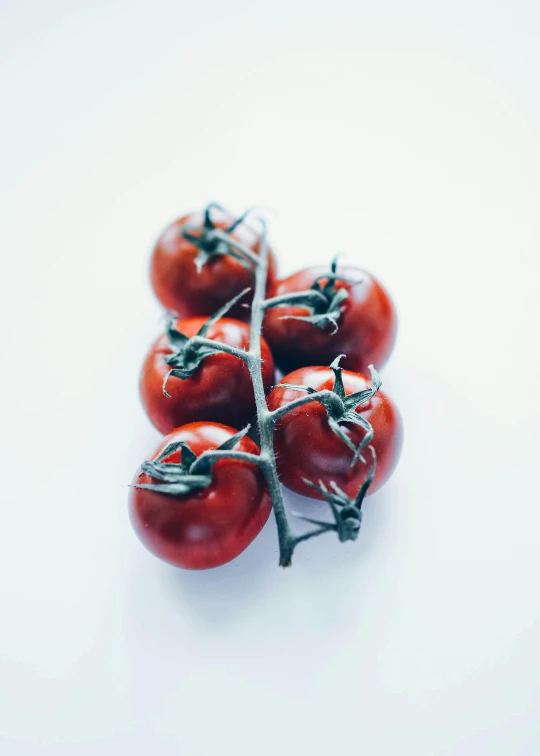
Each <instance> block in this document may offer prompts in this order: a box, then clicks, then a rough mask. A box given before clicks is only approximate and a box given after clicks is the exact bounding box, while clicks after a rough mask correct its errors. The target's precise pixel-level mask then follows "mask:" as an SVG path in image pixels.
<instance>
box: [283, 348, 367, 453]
mask: <svg viewBox="0 0 540 756" xmlns="http://www.w3.org/2000/svg"><path fill="white" fill-rule="evenodd" d="M342 357H344V355H343V354H340V355H339V356H338V357H336V359H335V360H334V361H333V362H332V364H331V365H330V368H331V369H332V370H333V372H334V385H333V386H332V390H331V393H332V394H333V395H334V396H337V397H338V399H339V401H335V400H332V401H329V398H332V397H328V393H327V392H326V393H324V392H317V391H316V390H315V389H314V388H311V387H310V386H297V385H293V384H290V383H280V384H279V385H280V386H283V387H284V388H291V389H296V390H298V391H306V392H307V393H308V394H313V395H314V397H313V399H314V401H318V402H319V403H320V404H322V405H323V407H324V408H325V410H326V413H327V415H328V424H329V426H330V428H331V429H332V431H333V433H335V435H336V436H338V438H340V439H341V440H342V441H343V443H344V444H345V445H346V446H347V447H348V448H349V449H350V450H351V451H352V452H353V459H352V462H351V466H352V465H354V464H355V463H356V462H357V461H358V459H361V460H362V461H364V462H365V460H364V458H363V457H362V451H363V449H365V447H366V446H367V445H368V444H370V443H371V441H372V440H373V428H372V426H371V424H370V423H369V422H368V421H367V420H366V419H365V418H363V417H362V416H361V415H359V414H358V412H356V409H357V407H361V406H362V405H364V404H367V403H368V402H369V401H370V400H371V398H372V397H373V396H374V395H375V394H376V393H377V391H378V390H379V389H380V387H381V379H380V376H379V374H378V373H377V371H376V370H375V368H374V367H373V365H370V366H369V372H370V374H371V386H370V387H369V388H367V389H364V390H363V391H357V392H356V393H354V394H349V395H348V396H347V395H346V393H345V387H344V385H343V376H342V372H343V368H341V367H340V365H339V362H340V360H341V358H342ZM345 423H350V424H351V425H358V426H360V427H361V428H363V429H364V431H365V434H364V437H363V439H362V441H361V442H360V444H359V445H358V446H355V445H354V443H353V441H352V439H351V437H350V432H349V429H348V428H347V427H346V426H345V425H344V424H345Z"/></svg>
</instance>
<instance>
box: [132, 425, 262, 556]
mask: <svg viewBox="0 0 540 756" xmlns="http://www.w3.org/2000/svg"><path fill="white" fill-rule="evenodd" d="M236 433H237V431H236V430H235V429H234V428H231V427H228V426H226V425H221V424H219V423H207V422H198V423H191V424H190V425H186V426H184V427H182V428H177V429H175V430H174V431H173V432H172V433H170V434H168V435H167V436H165V438H164V439H163V440H162V442H161V444H160V445H159V447H158V448H157V449H156V451H155V453H154V454H153V455H152V457H151V459H152V460H155V459H156V458H157V457H158V456H159V454H160V453H161V452H162V451H163V450H164V449H165V448H166V446H167V445H168V444H170V443H172V442H176V441H185V442H187V444H188V445H189V447H190V449H191V450H192V451H193V453H194V454H195V455H196V456H197V457H199V456H200V455H201V454H202V453H203V452H204V451H206V450H207V449H217V447H218V446H220V445H221V444H222V443H223V442H225V441H227V440H228V439H230V438H231V437H232V436H234V435H235V434H236ZM235 449H236V450H238V451H243V452H248V453H250V454H259V448H258V446H257V445H256V444H255V443H254V442H253V441H252V440H251V439H250V438H248V437H247V436H244V437H243V438H242V439H240V441H239V442H238V444H237V445H236V446H235ZM181 455H182V451H181V450H180V451H177V452H175V453H174V454H171V455H169V456H167V457H165V458H164V460H163V461H164V462H167V463H178V462H179V461H180V459H181ZM156 482H158V481H156V480H154V479H153V478H151V477H150V476H149V475H147V474H145V473H142V472H141V470H140V469H139V470H138V472H137V473H136V474H135V477H134V479H133V484H135V485H140V484H149V483H150V484H152V483H156ZM271 509H272V505H271V501H270V496H269V494H268V490H267V487H266V482H265V480H264V476H263V474H262V473H261V471H260V470H259V468H258V467H257V465H255V464H253V463H250V462H245V461H240V460H234V459H223V460H219V461H217V462H216V463H215V465H214V467H213V470H212V480H211V483H210V485H209V486H208V487H207V488H200V489H197V490H195V491H193V492H191V493H188V494H183V495H171V494H165V493H160V492H157V491H152V490H148V489H144V488H134V487H132V488H130V495H129V515H130V519H131V523H132V525H133V528H134V530H135V532H136V534H137V536H138V537H139V539H140V540H141V542H142V543H143V544H144V545H145V546H146V548H147V549H148V550H149V551H150V552H152V553H153V554H154V555H155V556H157V557H159V558H160V559H162V560H164V561H165V562H168V563H170V564H173V565H175V566H177V567H183V568H185V569H192V570H202V569H209V568H212V567H219V566H221V565H223V564H226V563H227V562H230V561H231V560H232V559H235V558H236V557H237V556H238V555H239V554H241V553H242V552H243V551H244V549H246V548H247V547H248V546H249V544H250V543H251V542H252V541H253V539H254V538H255V537H256V536H257V535H258V534H259V533H260V531H261V530H262V528H263V526H264V525H265V523H266V521H267V520H268V517H269V515H270V512H271Z"/></svg>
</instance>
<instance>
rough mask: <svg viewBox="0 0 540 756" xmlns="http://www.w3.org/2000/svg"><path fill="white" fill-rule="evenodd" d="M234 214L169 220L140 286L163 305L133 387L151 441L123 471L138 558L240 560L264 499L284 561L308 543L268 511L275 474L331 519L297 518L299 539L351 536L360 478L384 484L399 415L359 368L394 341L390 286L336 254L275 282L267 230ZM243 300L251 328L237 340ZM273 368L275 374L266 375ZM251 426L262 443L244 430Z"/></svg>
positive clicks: (209, 563) (193, 562)
mask: <svg viewBox="0 0 540 756" xmlns="http://www.w3.org/2000/svg"><path fill="white" fill-rule="evenodd" d="M246 215H247V214H245V215H243V216H240V218H238V219H236V220H235V219H234V218H233V217H231V216H229V215H228V214H227V213H225V212H224V211H223V210H222V209H221V208H220V207H218V206H216V205H209V206H208V207H207V208H206V209H205V210H204V211H203V212H201V213H194V214H192V215H187V216H184V217H182V218H180V219H179V220H177V221H175V222H174V223H172V224H171V225H170V226H168V227H167V228H166V229H165V231H164V232H163V233H162V234H161V236H160V237H159V239H158V241H157V243H156V244H155V246H154V250H153V253H152V261H151V270H150V273H151V281H152V285H153V288H154V291H155V293H156V296H157V297H158V299H159V300H160V302H161V303H162V304H163V305H164V307H165V308H167V309H168V310H169V311H170V312H169V315H168V318H167V321H166V327H165V329H164V333H162V334H161V335H160V336H159V338H158V339H157V340H156V342H155V343H154V344H153V345H152V346H151V348H150V350H149V352H148V354H147V356H146V359H145V361H144V364H143V368H142V372H141V378H140V394H141V399H142V403H143V406H144V408H145V410H146V412H147V414H148V417H149V419H150V420H151V422H152V423H153V424H154V425H155V426H156V428H157V429H158V430H159V431H160V432H161V433H163V434H164V435H165V437H164V439H163V441H162V443H161V444H160V446H159V447H158V449H157V450H156V452H155V453H154V454H153V456H152V457H151V458H150V459H149V460H147V461H146V462H144V463H143V464H142V465H141V468H140V469H139V470H138V471H137V473H136V475H135V478H134V481H133V485H132V487H131V492H130V502H129V508H130V517H131V520H132V523H133V526H134V529H135V531H136V533H137V535H138V536H139V538H140V539H141V541H142V542H143V543H144V544H145V545H146V546H147V548H148V549H149V550H150V551H151V552H153V553H154V554H156V555H157V556H159V557H161V558H162V559H164V560H165V561H168V562H170V563H172V564H174V565H177V566H180V567H184V568H189V569H204V568H209V567H217V566H219V565H222V564H224V563H226V562H228V561H230V560H231V559H233V558H235V557H236V556H238V554H240V553H241V552H242V551H243V550H244V549H245V548H246V547H247V546H248V545H249V544H250V543H251V541H252V540H253V539H254V538H255V537H256V536H257V534H258V533H259V532H260V530H261V528H262V527H263V526H264V524H265V522H266V520H267V519H268V517H269V515H270V512H271V510H272V506H274V509H275V510H276V521H277V524H278V531H279V534H280V547H282V545H283V543H289V544H290V549H289V551H290V553H289V554H288V556H285V557H283V556H282V561H280V563H281V564H288V563H289V562H290V555H291V554H292V550H293V548H294V545H295V544H296V543H297V542H300V541H301V540H307V537H306V536H305V535H302V536H300V537H298V538H296V539H294V538H293V537H292V536H291V535H290V533H289V531H288V524H287V525H284V524H283V517H282V516H278V509H277V507H278V506H279V507H281V504H280V503H279V502H278V501H277V500H278V499H279V500H280V496H281V494H280V491H279V485H278V476H279V480H280V481H281V483H283V484H284V485H285V486H286V487H288V488H290V489H292V490H293V491H296V492H297V493H300V494H304V495H307V496H311V497H313V498H317V499H322V500H325V501H326V502H328V504H329V505H330V507H331V511H332V514H333V516H334V521H333V522H328V521H325V520H320V521H319V520H316V521H315V520H309V522H311V523H313V524H314V525H316V529H315V531H313V532H312V533H310V534H309V535H308V537H310V536H311V535H318V534H319V533H323V532H327V531H330V530H332V531H335V532H336V533H337V534H338V537H339V538H340V540H351V539H354V538H356V536H357V532H358V529H359V527H360V521H361V505H362V500H363V498H364V496H365V495H366V493H367V490H368V488H369V490H370V493H371V492H373V491H375V490H377V489H378V488H380V487H381V486H382V485H383V484H384V483H385V482H386V481H387V480H388V478H389V477H390V475H391V474H392V472H393V470H394V467H395V465H396V463H397V460H398V458H399V454H400V450H401V443H402V424H401V419H400V415H399V412H398V410H397V408H396V406H395V404H394V403H393V402H392V400H391V399H390V398H389V397H388V396H387V395H386V394H384V393H383V392H382V391H380V390H379V386H380V381H379V378H378V374H377V373H376V371H375V370H374V369H373V365H375V367H377V368H379V367H380V366H382V365H383V364H384V362H385V361H386V360H387V358H388V357H389V355H390V352H391V350H392V347H393V344H394V340H395V334H396V313H395V309H394V306H393V303H392V301H391V299H390V297H389V295H388V293H387V292H386V290H385V289H384V288H383V286H382V285H381V284H380V283H379V282H378V281H377V280H376V279H375V278H374V277H373V276H372V275H370V274H369V273H367V272H366V271H363V270H361V269H359V268H355V267H352V266H346V267H345V266H344V267H339V266H338V265H337V262H336V261H333V262H332V264H331V265H329V266H328V267H314V268H306V269H304V270H301V271H298V272H297V273H295V274H293V275H291V276H289V277H287V278H283V279H278V278H277V275H276V262H275V257H274V254H273V252H272V251H271V250H270V249H269V248H268V247H267V244H266V234H265V231H263V232H257V231H256V230H255V229H254V228H253V227H252V225H250V224H249V223H248V221H247V218H246ZM262 275H264V276H265V281H264V286H263V288H262V296H261V297H259V299H254V291H255V290H256V286H255V281H256V280H258V279H257V276H262ZM264 288H266V298H265V299H264ZM258 290H259V289H257V291H258ZM252 310H253V320H252V323H253V324H255V323H258V324H260V322H261V319H262V333H261V332H260V327H259V328H257V327H256V326H255V325H253V334H251V326H250V325H249V324H248V323H247V322H246V320H247V319H248V318H249V316H250V314H251V311H252ZM256 313H259V314H260V317H259V318H257V317H256ZM263 314H264V317H263ZM275 366H277V367H278V368H279V369H280V370H281V371H282V372H285V373H287V374H286V375H285V376H284V377H283V378H282V379H281V381H279V383H278V384H277V385H275ZM370 371H371V373H370ZM264 395H266V397H265V396H264ZM312 397H313V398H312ZM258 399H259V400H258ZM255 421H256V422H257V423H258V427H259V431H260V443H261V449H260V448H259V446H258V445H257V443H256V442H255V441H254V440H252V439H251V438H249V437H248V436H246V435H245V433H246V431H247V427H246V425H247V424H250V423H251V424H253V423H255ZM268 428H270V434H269V433H268V432H267V430H268ZM265 429H266V430H265ZM269 438H270V441H269V440H268V439H269ZM272 439H273V441H272ZM280 513H281V509H280ZM284 529H285V530H284ZM287 539H288V540H287Z"/></svg>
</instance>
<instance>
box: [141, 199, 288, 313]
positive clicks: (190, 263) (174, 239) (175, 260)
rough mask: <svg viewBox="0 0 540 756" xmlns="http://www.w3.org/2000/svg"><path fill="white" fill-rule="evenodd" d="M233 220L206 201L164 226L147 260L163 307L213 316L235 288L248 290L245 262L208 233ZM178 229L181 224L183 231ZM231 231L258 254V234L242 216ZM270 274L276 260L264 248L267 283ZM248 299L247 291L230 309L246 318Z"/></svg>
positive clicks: (249, 272) (228, 225)
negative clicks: (197, 209) (203, 208)
mask: <svg viewBox="0 0 540 756" xmlns="http://www.w3.org/2000/svg"><path fill="white" fill-rule="evenodd" d="M235 222H236V221H235V219H234V218H233V217H232V216H230V215H229V214H227V213H225V212H223V211H222V210H221V209H220V208H219V207H213V206H209V207H208V208H207V209H206V211H204V212H197V213H192V214H190V215H185V216H183V217H182V218H179V219H178V220H176V221H174V222H173V223H171V224H170V225H169V226H167V228H166V229H165V230H164V231H163V232H162V234H161V236H160V237H159V239H158V240H157V242H156V244H155V246H154V249H153V252H152V260H151V264H150V278H151V282H152V286H153V288H154V291H155V293H156V296H157V298H158V299H159V301H160V302H161V303H162V304H163V305H164V307H166V308H167V309H168V310H174V311H175V312H177V313H178V315H179V317H181V318H188V317H193V316H196V315H213V314H214V312H216V311H217V310H218V309H219V308H220V307H222V305H224V304H225V303H226V302H228V301H229V300H230V299H232V298H233V297H234V296H236V295H237V294H238V293H239V292H241V291H243V290H244V289H246V288H251V289H252V290H253V287H254V274H253V270H252V268H251V267H250V266H249V264H244V263H243V262H242V261H241V260H239V259H238V258H237V257H234V256H233V255H231V254H224V253H225V252H226V251H227V247H226V245H224V242H223V241H222V240H221V241H220V240H218V239H215V238H213V237H212V231H214V230H215V229H219V230H222V231H226V230H228V229H230V228H231V226H233V225H234V224H235ZM182 229H186V230H185V234H186V235H184V233H183V232H182ZM186 236H187V238H186ZM231 236H232V238H233V239H234V240H235V241H237V242H239V243H240V244H242V245H243V246H244V247H246V248H247V249H249V250H250V251H251V252H254V253H255V254H258V253H259V244H260V234H258V233H257V232H255V231H254V230H253V229H252V228H251V226H249V225H248V224H247V223H246V222H245V221H242V222H240V223H238V225H236V226H235V227H234V230H233V231H232V232H231ZM229 252H230V249H229ZM233 253H234V250H233ZM275 278H276V262H275V258H274V255H273V253H272V252H271V251H270V250H269V260H268V278H267V287H270V286H272V284H273V283H274V280H275ZM252 298H253V291H251V293H250V294H247V295H246V297H245V298H243V299H242V301H241V302H239V303H238V304H237V305H236V306H235V308H234V310H233V311H231V313H230V314H231V315H233V316H234V317H238V318H241V319H245V318H246V317H248V315H249V312H250V310H249V307H248V305H249V303H250V302H251V300H252Z"/></svg>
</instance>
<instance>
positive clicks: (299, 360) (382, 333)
mask: <svg viewBox="0 0 540 756" xmlns="http://www.w3.org/2000/svg"><path fill="white" fill-rule="evenodd" d="M329 270H330V268H329V266H319V267H312V268H304V269H302V270H299V271H298V272H296V273H293V274H292V275H291V276H288V277H287V278H283V279H281V280H279V281H277V282H276V283H275V284H274V286H272V288H271V290H270V292H269V295H268V296H269V297H276V296H281V295H284V294H290V293H294V292H300V291H306V290H308V289H310V288H311V287H312V285H313V283H314V281H316V279H317V278H322V280H321V283H322V284H324V282H325V280H327V279H325V278H324V276H325V274H326V275H328V273H329ZM337 273H338V275H340V276H343V278H344V279H346V280H339V279H337V280H336V281H335V290H336V291H339V290H340V289H345V290H346V292H347V298H346V299H344V300H343V301H342V302H341V303H340V305H339V309H340V311H341V314H340V316H339V318H338V321H337V326H338V328H337V329H336V328H335V326H334V325H333V324H332V323H330V322H328V323H326V324H325V325H324V326H323V327H318V326H316V325H313V323H310V322H306V321H303V320H296V319H295V318H291V317H290V316H295V317H297V316H301V317H305V316H309V314H310V312H309V310H308V309H307V308H305V307H299V306H294V307H291V306H283V307H273V308H271V309H269V310H267V312H266V314H265V318H264V324H263V335H264V337H265V339H266V340H267V342H268V344H269V346H270V349H271V350H272V353H273V355H274V359H275V361H276V364H277V366H278V367H279V368H280V370H282V371H283V372H284V373H288V372H290V371H291V370H295V369H296V368H299V367H304V366H306V367H307V366H309V365H330V363H331V362H332V361H333V360H334V359H335V358H336V357H337V356H338V355H340V354H343V355H344V357H343V360H342V366H343V367H344V368H346V369H348V370H352V371H355V372H359V373H366V372H367V370H368V366H369V365H376V366H377V369H380V368H381V367H382V366H383V365H384V364H385V362H386V361H387V360H388V358H389V356H390V354H391V352H392V349H393V346H394V342H395V339H396V332H397V315H396V310H395V307H394V304H393V302H392V299H391V298H390V295H389V294H388V292H387V291H386V289H385V288H384V287H383V286H382V284H381V283H379V281H378V280H377V279H376V278H375V277H374V276H372V275H371V274H370V273H368V272H367V271H365V270H362V269H360V268H357V267H354V266H350V265H343V266H338V268H337ZM284 316H286V317H284Z"/></svg>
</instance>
